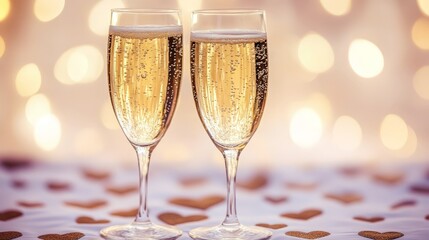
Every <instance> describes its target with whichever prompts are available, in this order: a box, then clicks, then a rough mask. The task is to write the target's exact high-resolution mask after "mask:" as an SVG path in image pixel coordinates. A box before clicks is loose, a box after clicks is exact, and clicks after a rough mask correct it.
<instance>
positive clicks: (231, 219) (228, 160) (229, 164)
mask: <svg viewBox="0 0 429 240" xmlns="http://www.w3.org/2000/svg"><path fill="white" fill-rule="evenodd" d="M239 155H240V151H239V150H234V149H228V150H224V151H223V157H224V158H225V167H226V182H227V197H226V198H227V199H226V200H227V205H226V217H225V220H224V221H223V223H222V226H224V227H238V226H239V225H240V223H239V222H238V218H237V209H236V203H235V180H236V175H237V165H238V157H239Z"/></svg>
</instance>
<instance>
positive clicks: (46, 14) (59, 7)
mask: <svg viewBox="0 0 429 240" xmlns="http://www.w3.org/2000/svg"><path fill="white" fill-rule="evenodd" d="M64 3H65V0H36V1H35V2H34V9H33V11H34V15H36V18H37V19H39V20H40V21H41V22H49V21H51V20H53V19H55V18H56V17H58V16H59V15H60V14H61V12H62V11H63V9H64Z"/></svg>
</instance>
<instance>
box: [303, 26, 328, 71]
mask: <svg viewBox="0 0 429 240" xmlns="http://www.w3.org/2000/svg"><path fill="white" fill-rule="evenodd" d="M298 58H299V61H300V63H301V65H302V66H303V67H304V68H305V69H306V70H308V71H310V72H313V73H322V72H325V71H327V70H329V69H330V68H331V67H332V65H333V64H334V52H333V51H332V48H331V45H330V44H329V42H328V41H326V39H325V38H323V37H322V36H320V35H318V34H315V33H310V34H307V35H305V36H304V37H303V38H302V39H301V41H300V43H299V46H298Z"/></svg>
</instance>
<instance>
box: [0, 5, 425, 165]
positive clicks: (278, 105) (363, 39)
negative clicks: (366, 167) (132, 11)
mask: <svg viewBox="0 0 429 240" xmlns="http://www.w3.org/2000/svg"><path fill="white" fill-rule="evenodd" d="M116 7H129V8H180V9H181V10H182V11H183V23H184V34H185V65H184V76H183V82H182V88H181V96H180V102H179V105H178V107H177V109H176V114H175V116H174V119H173V121H172V124H171V126H170V129H169V130H168V131H167V134H166V136H165V137H164V139H163V140H162V141H161V143H160V144H159V146H158V147H157V149H156V150H155V152H154V155H153V159H154V161H156V162H157V164H165V165H166V164H180V165H175V166H181V167H183V166H201V165H210V166H222V165H223V161H221V160H220V159H221V155H220V153H219V152H218V151H217V150H216V148H215V147H214V145H213V144H212V143H211V141H210V139H209V137H208V136H207V135H206V133H205V131H204V129H203V127H202V125H201V123H200V122H199V119H198V116H197V113H196V110H195V107H194V102H193V99H192V95H191V86H190V79H189V70H188V69H189V61H188V53H189V48H188V45H187V44H186V43H187V42H188V40H189V25H190V21H189V19H190V12H191V10H192V9H199V8H260V9H265V10H266V13H267V23H268V37H269V57H270V78H269V98H268V101H267V105H266V110H265V114H264V117H263V120H262V122H261V125H260V127H259V129H258V131H257V133H256V134H255V136H254V138H253V139H252V140H251V142H250V143H249V145H248V146H247V148H246V149H245V150H244V152H243V154H242V162H243V163H242V164H241V166H242V167H245V166H252V167H256V166H279V165H287V164H303V163H305V164H307V163H311V164H326V163H357V162H362V163H368V162H372V161H391V162H400V161H425V160H427V156H428V154H429V124H428V123H429V0H417V1H416V0H410V1H402V0H377V1H373V0H359V1H357V0H320V1H316V0H299V1H298V0H290V1H288V0H265V1H261V0H233V1H231V0H217V1H203V0H177V1H173V0H168V1H167V0H164V1H151V0H144V1H131V0H129V1H126V0H123V1H121V0H97V1H96V0H92V1H65V0H34V1H30V0H0V78H1V82H0V155H20V156H34V158H35V159H40V160H42V161H76V162H83V161H86V162H94V163H100V162H108V163H118V162H127V163H131V164H135V161H136V160H135V156H134V152H133V150H132V148H131V147H130V144H129V143H128V142H127V140H126V139H125V137H124V135H123V134H122V132H121V130H120V129H119V127H118V125H117V123H116V120H115V118H114V115H113V111H112V109H111V106H110V101H109V96H108V87H107V77H106V75H107V74H106V42H107V31H108V25H109V17H110V16H109V14H110V8H116Z"/></svg>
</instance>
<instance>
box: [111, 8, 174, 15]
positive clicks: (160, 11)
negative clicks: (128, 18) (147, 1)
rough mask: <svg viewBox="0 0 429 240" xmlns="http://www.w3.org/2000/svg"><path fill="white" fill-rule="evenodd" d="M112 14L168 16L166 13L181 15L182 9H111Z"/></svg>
mask: <svg viewBox="0 0 429 240" xmlns="http://www.w3.org/2000/svg"><path fill="white" fill-rule="evenodd" d="M110 11H111V12H112V13H135V14H137V13H146V14H166V13H179V14H180V13H181V10H180V9H164V8H159V9H157V8H153V9H146V8H112V9H110Z"/></svg>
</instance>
